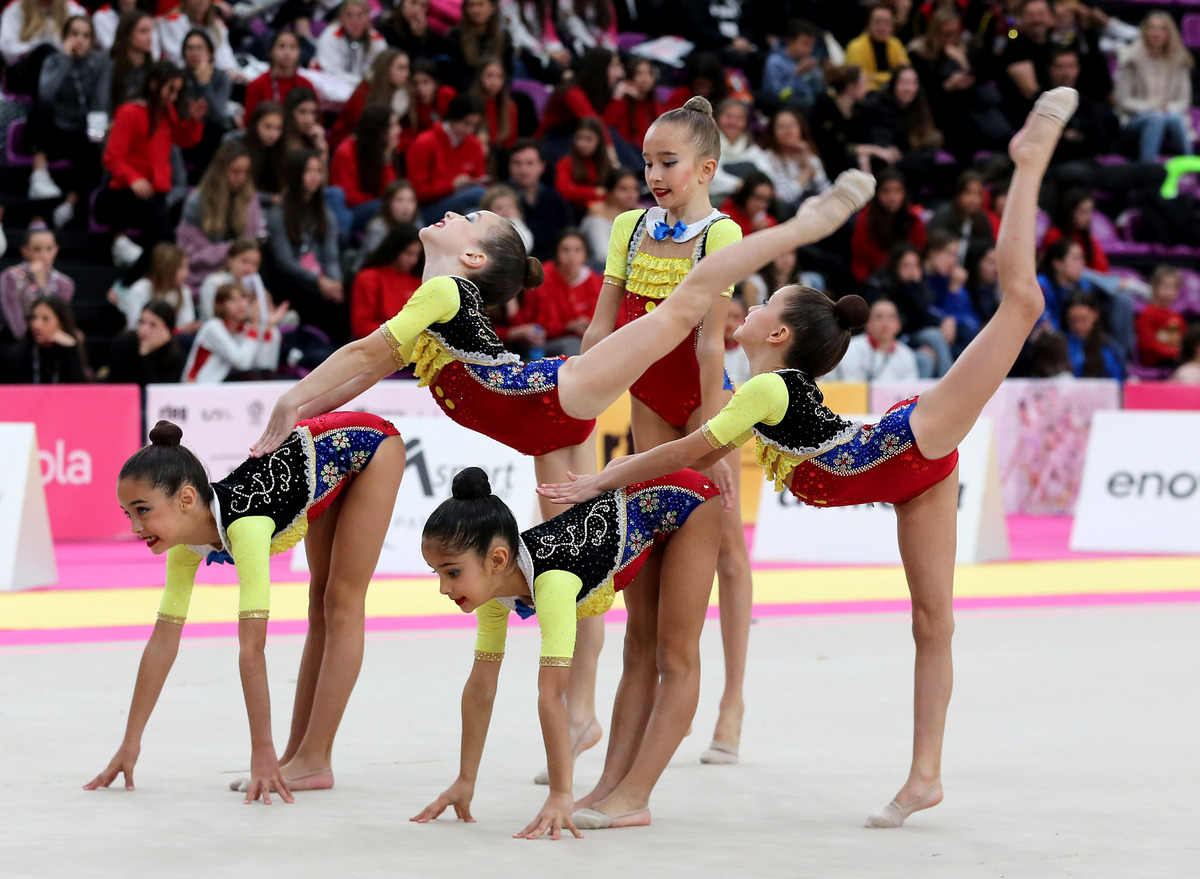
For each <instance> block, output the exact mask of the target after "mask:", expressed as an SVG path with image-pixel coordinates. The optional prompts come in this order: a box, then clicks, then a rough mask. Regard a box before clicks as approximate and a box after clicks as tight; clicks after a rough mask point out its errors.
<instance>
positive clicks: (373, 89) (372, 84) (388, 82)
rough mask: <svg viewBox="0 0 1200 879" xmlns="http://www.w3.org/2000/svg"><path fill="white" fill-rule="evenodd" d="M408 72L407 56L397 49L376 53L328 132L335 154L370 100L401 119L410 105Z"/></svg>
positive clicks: (409, 67) (369, 103)
mask: <svg viewBox="0 0 1200 879" xmlns="http://www.w3.org/2000/svg"><path fill="white" fill-rule="evenodd" d="M411 72H412V71H411V65H410V64H409V60H408V56H407V55H405V54H404V53H403V52H401V51H400V50H399V49H384V50H383V51H382V52H380V53H379V55H378V57H376V59H375V61H374V63H372V64H371V70H370V72H369V73H368V74H367V75H366V77H364V78H363V81H362V82H360V83H359V84H358V88H356V89H355V90H354V94H352V95H351V96H350V100H348V101H346V103H345V104H344V105H343V106H342V112H341V113H340V114H338V118H337V122H336V123H334V126H333V129H332V130H331V131H330V132H329V145H330V147H331V148H332V149H333V150H334V151H335V154H336V150H337V148H338V147H339V146H340V145H341V144H342V142H343V141H344V140H345V139H346V138H347V137H349V136H350V135H351V134H352V133H353V131H354V126H355V125H357V124H358V120H359V117H360V116H362V111H363V108H364V107H367V106H368V105H371V104H375V105H379V106H383V107H389V108H390V109H391V111H392V112H393V113H395V114H396V118H397V119H404V117H405V116H406V115H407V114H408V111H409V109H410V105H411V96H410V95H409V85H408V83H409V79H410V78H411V76H410V74H411Z"/></svg>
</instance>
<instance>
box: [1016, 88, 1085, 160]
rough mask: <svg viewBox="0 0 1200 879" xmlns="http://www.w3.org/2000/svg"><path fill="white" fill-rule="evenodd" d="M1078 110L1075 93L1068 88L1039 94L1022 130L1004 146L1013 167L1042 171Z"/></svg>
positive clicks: (1077, 97)
mask: <svg viewBox="0 0 1200 879" xmlns="http://www.w3.org/2000/svg"><path fill="white" fill-rule="evenodd" d="M1077 106H1079V93H1078V92H1076V91H1075V89H1071V88H1056V89H1051V90H1050V91H1048V92H1043V93H1042V96H1041V97H1040V98H1038V100H1037V103H1036V104H1034V107H1033V110H1032V112H1030V114H1029V117H1028V118H1027V119H1026V120H1025V125H1024V127H1023V128H1022V129H1021V130H1020V131H1018V132H1017V133H1016V134H1014V135H1013V138H1012V140H1011V141H1009V143H1008V155H1009V157H1011V158H1012V160H1013V162H1015V163H1016V164H1017V165H1033V164H1036V165H1041V166H1042V167H1045V166H1046V165H1048V164H1049V163H1050V157H1051V156H1052V155H1054V148H1055V147H1056V146H1057V145H1058V139H1059V137H1061V136H1062V131H1063V126H1064V125H1066V124H1067V122H1068V121H1070V119H1071V116H1072V115H1073V114H1074V113H1075V108H1076V107H1077Z"/></svg>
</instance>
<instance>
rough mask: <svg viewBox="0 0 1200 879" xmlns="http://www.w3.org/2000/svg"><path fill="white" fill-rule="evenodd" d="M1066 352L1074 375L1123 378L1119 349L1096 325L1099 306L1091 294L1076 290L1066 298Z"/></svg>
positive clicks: (1078, 376) (1098, 321) (1098, 325)
mask: <svg viewBox="0 0 1200 879" xmlns="http://www.w3.org/2000/svg"><path fill="white" fill-rule="evenodd" d="M1065 323H1066V328H1067V332H1066V336H1067V352H1068V356H1069V357H1070V358H1071V371H1072V372H1074V374H1075V377H1076V378H1112V379H1116V380H1117V381H1122V380H1123V379H1124V378H1125V365H1124V362H1123V357H1122V354H1121V350H1120V348H1118V347H1117V346H1116V345H1114V344H1113V343H1112V342H1111V341H1110V340H1109V338H1108V336H1107V335H1106V334H1105V332H1104V330H1103V329H1102V328H1101V326H1100V305H1099V304H1098V303H1097V302H1096V297H1095V296H1093V295H1092V294H1091V293H1086V292H1083V291H1076V292H1075V293H1072V294H1071V298H1070V299H1068V300H1067V307H1066V320H1065Z"/></svg>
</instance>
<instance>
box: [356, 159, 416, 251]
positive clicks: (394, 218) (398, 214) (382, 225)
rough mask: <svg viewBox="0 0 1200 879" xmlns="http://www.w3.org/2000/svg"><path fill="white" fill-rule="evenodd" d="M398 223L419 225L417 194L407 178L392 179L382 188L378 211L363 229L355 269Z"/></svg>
mask: <svg viewBox="0 0 1200 879" xmlns="http://www.w3.org/2000/svg"><path fill="white" fill-rule="evenodd" d="M400 225H412V226H416V227H417V228H418V229H419V228H420V227H421V216H420V212H419V209H418V205H417V194H416V193H415V192H414V191H413V188H412V184H411V183H409V182H408V181H407V180H394V181H392V182H391V183H389V184H388V185H387V187H386V188H385V189H384V190H383V198H381V199H380V203H379V213H378V214H377V215H375V216H374V217H372V218H371V220H370V222H368V223H367V228H366V229H364V230H363V237H362V243H361V245H360V246H359V253H360V254H361V256H360V257H359V261H358V265H357V266H355V271H357V270H358V268H359V266H361V265H362V261H363V260H364V259H365V258H366V257H367V256H368V255H369V254H370V253H371V252H372V251H374V250H375V248H377V247H378V246H379V245H380V244H381V243H383V239H384V238H385V237H386V236H387V233H388V232H390V231H392V230H393V229H395V228H396V227H397V226H400Z"/></svg>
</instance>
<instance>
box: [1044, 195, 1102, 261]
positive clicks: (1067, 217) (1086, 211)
mask: <svg viewBox="0 0 1200 879" xmlns="http://www.w3.org/2000/svg"><path fill="white" fill-rule="evenodd" d="M1095 210H1096V200H1095V199H1094V198H1092V196H1091V195H1089V194H1088V192H1087V190H1084V189H1071V190H1068V191H1067V193H1066V195H1064V196H1063V198H1062V203H1061V204H1060V205H1059V209H1058V214H1057V216H1055V218H1054V225H1053V226H1051V227H1050V228H1049V229H1048V230H1047V231H1046V237H1045V238H1043V239H1042V252H1043V253H1044V252H1045V251H1046V248H1048V247H1049V246H1050V245H1051V244H1053V243H1054V242H1055V241H1058V240H1059V239H1060V238H1064V237H1069V238H1070V239H1071V240H1072V241H1074V242H1075V243H1076V244H1078V245H1079V246H1080V247H1082V248H1083V264H1084V265H1085V266H1087V267H1088V268H1089V269H1092V270H1094V271H1097V272H1102V273H1107V272H1108V255H1107V254H1106V253H1105V252H1104V248H1103V247H1101V246H1100V242H1099V241H1097V240H1096V239H1095V238H1093V237H1092V214H1093V213H1094V212H1095Z"/></svg>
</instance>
